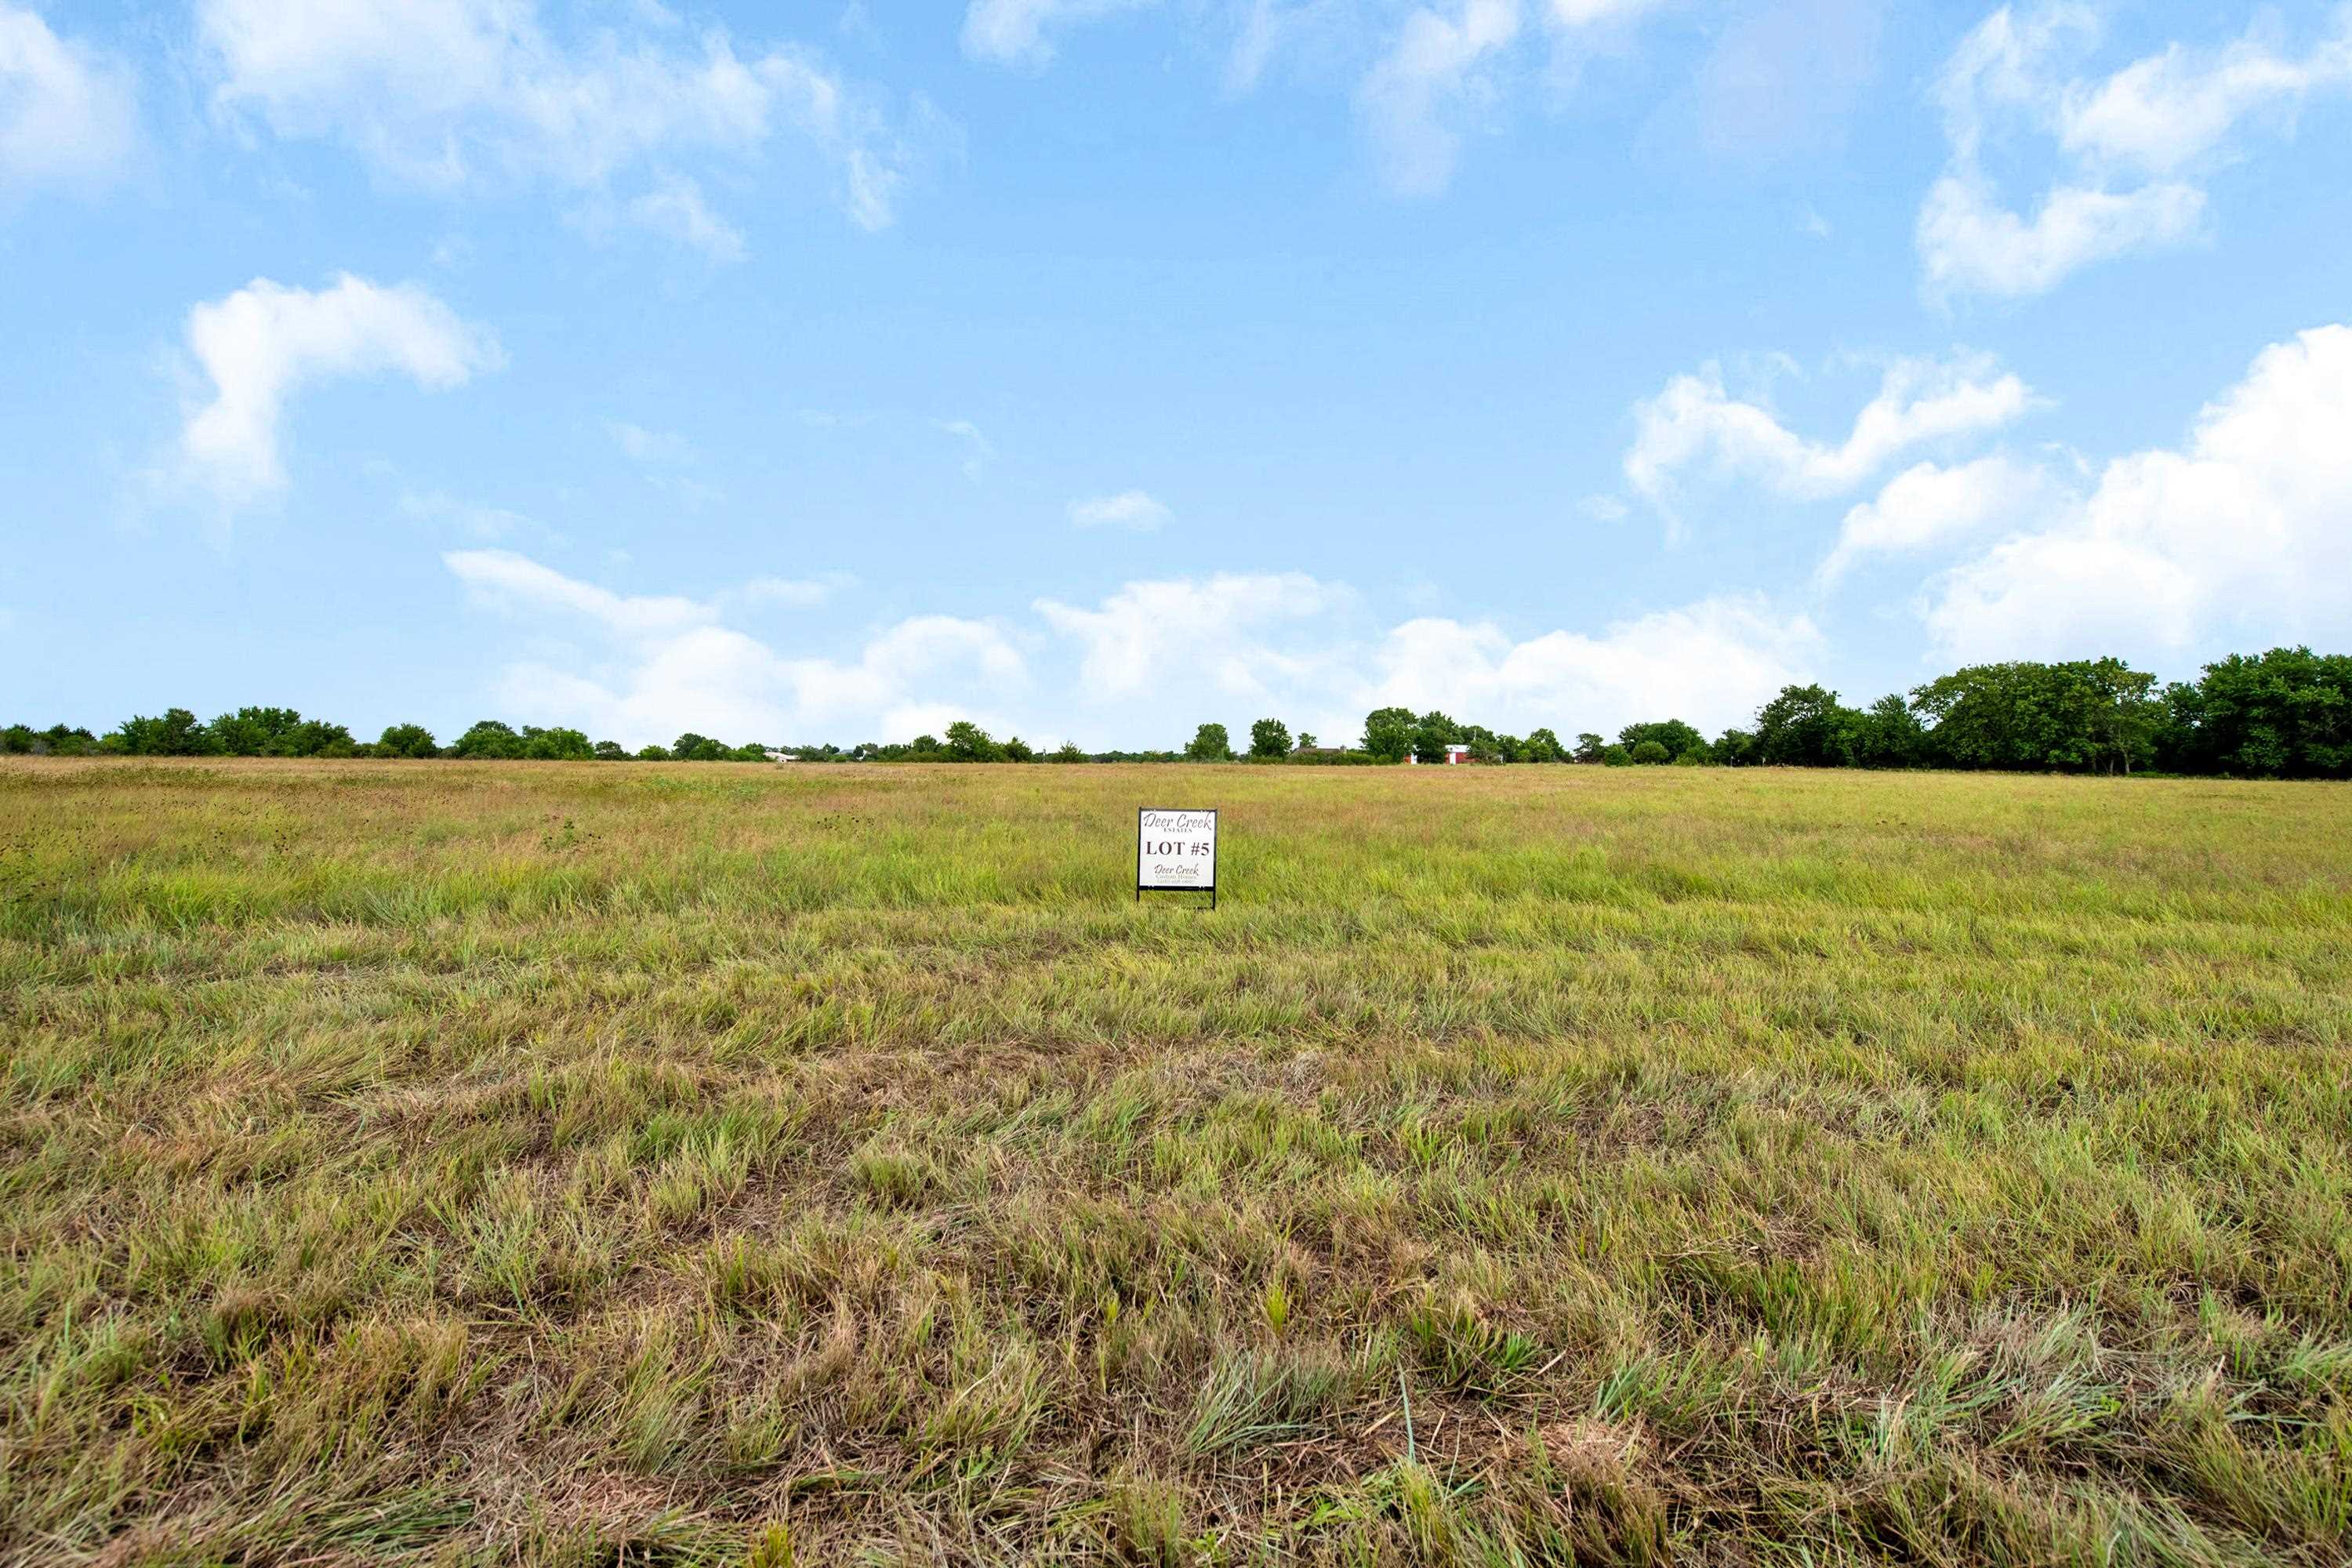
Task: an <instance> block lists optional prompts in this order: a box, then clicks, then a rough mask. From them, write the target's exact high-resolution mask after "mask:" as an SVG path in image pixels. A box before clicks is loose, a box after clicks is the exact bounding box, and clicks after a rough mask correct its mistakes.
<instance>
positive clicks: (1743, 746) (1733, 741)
mask: <svg viewBox="0 0 2352 1568" xmlns="http://www.w3.org/2000/svg"><path fill="white" fill-rule="evenodd" d="M1713 750H1714V752H1715V760H1716V761H1717V762H1718V763H1722V764H1723V765H1724V766H1725V767H1727V768H1744V767H1750V766H1753V765H1754V764H1755V763H1756V762H1757V761H1758V758H1757V754H1756V737H1755V735H1753V734H1752V733H1750V732H1749V731H1746V730H1726V731H1724V732H1723V733H1722V734H1720V735H1717V737H1716V738H1715V746H1714V748H1713Z"/></svg>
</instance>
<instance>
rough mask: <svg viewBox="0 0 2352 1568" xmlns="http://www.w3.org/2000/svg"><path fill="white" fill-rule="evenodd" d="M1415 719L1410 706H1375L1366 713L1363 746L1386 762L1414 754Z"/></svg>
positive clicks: (1399, 759)
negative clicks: (1413, 732) (1413, 734)
mask: <svg viewBox="0 0 2352 1568" xmlns="http://www.w3.org/2000/svg"><path fill="white" fill-rule="evenodd" d="M1413 724H1414V720H1413V716H1412V710H1411V709H1410V708H1375V709H1373V710H1371V711H1370V713H1367V714H1365V715H1364V738H1363V740H1362V741H1361V742H1359V743H1360V746H1361V748H1362V749H1363V750H1364V751H1366V752H1370V754H1371V755H1373V756H1375V757H1378V758H1379V759H1380V760H1381V761H1382V762H1384V763H1401V762H1402V761H1404V760H1405V758H1407V757H1409V756H1411V755H1412V731H1413Z"/></svg>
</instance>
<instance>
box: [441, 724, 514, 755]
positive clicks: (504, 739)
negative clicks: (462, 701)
mask: <svg viewBox="0 0 2352 1568" xmlns="http://www.w3.org/2000/svg"><path fill="white" fill-rule="evenodd" d="M449 754H450V755H451V756H453V757H462V758H465V759H466V760H467V761H468V762H507V761H511V760H512V759H514V758H516V757H520V756H521V755H522V737H521V736H520V735H518V734H516V733H515V731H514V726H513V725H511V724H509V723H506V722H504V721H500V720H497V719H483V720H480V721H477V722H476V723H474V724H472V725H471V726H469V727H468V728H467V731H466V732H465V733H464V734H462V735H460V736H458V737H457V739H456V740H455V741H452V742H450V743H449Z"/></svg>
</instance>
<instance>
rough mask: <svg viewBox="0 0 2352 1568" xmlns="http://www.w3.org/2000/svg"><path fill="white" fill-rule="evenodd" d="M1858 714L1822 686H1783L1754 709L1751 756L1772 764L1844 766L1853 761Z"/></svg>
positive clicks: (1806, 766)
mask: <svg viewBox="0 0 2352 1568" xmlns="http://www.w3.org/2000/svg"><path fill="white" fill-rule="evenodd" d="M1860 717H1861V715H1860V714H1858V713H1856V712H1854V710H1853V709H1851V708H1848V707H1846V706H1845V705H1844V704H1843V703H1842V702H1840V701H1839V700H1838V694H1837V693H1836V692H1834V691H1832V690H1830V689H1828V688H1826V687H1822V686H1784V687H1782V688H1781V689H1780V695H1779V696H1778V697H1775V698H1774V699H1772V700H1771V701H1769V702H1767V703H1766V704H1764V706H1763V707H1761V708H1759V709H1758V710H1756V760H1757V761H1758V762H1760V763H1770V764H1772V765H1773V766H1776V767H1795V768H1835V767H1844V766H1846V765H1848V764H1849V763H1852V762H1853V728H1854V725H1855V722H1856V721H1857V720H1859V719H1860Z"/></svg>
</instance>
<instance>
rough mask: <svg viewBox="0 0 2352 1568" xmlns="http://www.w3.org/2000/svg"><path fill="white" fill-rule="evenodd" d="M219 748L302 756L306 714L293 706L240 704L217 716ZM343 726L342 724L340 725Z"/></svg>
mask: <svg viewBox="0 0 2352 1568" xmlns="http://www.w3.org/2000/svg"><path fill="white" fill-rule="evenodd" d="M209 728H210V729H211V731H212V736H213V744H214V747H215V749H216V750H217V751H219V752H221V753H222V754H223V755H225V756H231V757H301V756H310V755H311V754H312V753H311V752H306V751H304V750H303V749H302V746H301V742H300V739H299V737H300V734H301V731H302V729H303V724H302V715H301V714H299V713H298V712H296V711H295V710H293V709H291V708H240V709H238V710H236V712H234V713H224V714H222V715H221V716H220V717H219V718H217V719H215V720H214V721H212V723H211V725H210V726H209ZM337 728H341V726H337Z"/></svg>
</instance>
